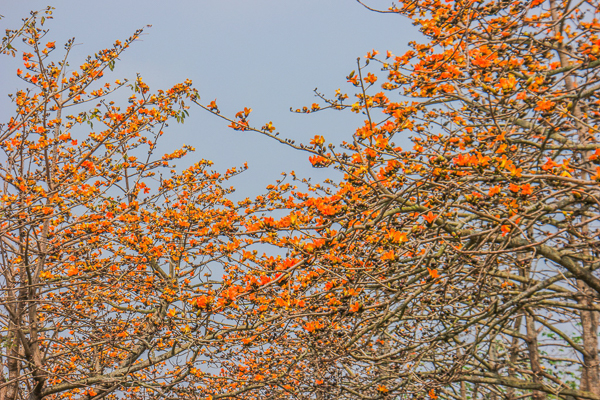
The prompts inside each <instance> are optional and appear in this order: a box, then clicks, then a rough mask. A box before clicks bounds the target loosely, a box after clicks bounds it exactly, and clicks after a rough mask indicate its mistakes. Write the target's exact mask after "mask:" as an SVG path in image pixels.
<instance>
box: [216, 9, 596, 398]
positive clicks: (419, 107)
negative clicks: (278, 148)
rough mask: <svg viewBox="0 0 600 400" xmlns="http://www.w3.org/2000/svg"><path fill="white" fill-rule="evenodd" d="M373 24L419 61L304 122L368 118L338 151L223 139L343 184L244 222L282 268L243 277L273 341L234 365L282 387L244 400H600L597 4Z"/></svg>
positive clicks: (280, 195)
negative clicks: (270, 147)
mask: <svg viewBox="0 0 600 400" xmlns="http://www.w3.org/2000/svg"><path fill="white" fill-rule="evenodd" d="M381 12H386V13H395V14H398V15H401V16H404V17H407V18H409V19H410V20H411V21H413V23H414V24H415V25H417V26H419V27H420V30H421V32H422V34H423V35H424V36H425V38H426V39H427V41H426V42H425V43H416V42H413V43H411V50H410V51H408V52H406V53H405V54H403V55H400V56H395V55H393V54H392V53H391V52H387V54H382V55H380V54H379V53H378V52H377V51H373V52H370V53H369V54H367V56H366V59H365V60H363V61H360V60H359V63H358V66H357V67H356V69H355V71H353V72H352V73H351V74H349V75H348V77H347V79H348V82H349V83H350V84H352V85H353V86H354V87H355V88H356V93H355V96H356V98H355V100H351V101H350V100H348V95H347V94H344V93H342V92H339V91H338V92H337V93H336V95H335V97H333V98H328V97H327V96H325V95H323V94H320V93H317V95H318V96H319V97H320V98H321V100H322V102H321V104H315V105H313V106H312V107H307V108H304V110H302V109H300V110H298V111H299V112H303V111H304V112H314V111H318V110H324V109H327V108H330V109H337V110H345V111H346V112H356V113H361V114H362V115H364V117H365V123H364V125H363V126H361V127H359V128H358V129H357V130H356V132H355V133H354V134H353V135H352V136H351V137H350V136H349V139H348V140H347V141H346V142H344V143H343V144H342V146H341V149H339V150H338V149H336V148H335V147H333V146H332V145H328V144H327V142H326V139H325V138H323V137H322V136H316V137H315V138H314V139H313V140H312V141H311V143H310V144H307V145H295V144H293V143H292V142H291V141H289V140H283V139H280V138H279V136H278V135H277V133H274V127H273V126H272V124H271V123H269V124H267V125H265V126H263V127H262V128H259V127H258V126H257V127H256V128H252V126H251V125H250V122H249V117H248V112H240V113H239V114H238V115H236V116H235V118H231V119H229V121H230V122H231V126H232V127H233V128H234V129H237V130H255V131H257V132H260V133H262V134H265V135H268V136H270V137H272V138H273V139H274V140H279V141H281V142H282V143H285V144H287V145H290V146H293V147H296V148H298V149H299V150H303V151H307V152H309V153H312V154H311V157H310V161H311V162H312V164H313V166H315V167H329V168H336V169H338V170H340V171H342V172H343V174H344V179H343V180H341V181H337V182H336V181H330V182H328V183H325V184H323V185H312V186H311V187H310V190H309V191H308V192H307V193H302V192H300V191H299V190H298V189H296V188H295V187H294V186H290V184H289V183H286V182H281V183H278V184H277V185H275V186H274V187H273V188H272V193H271V194H270V195H269V196H267V197H265V198H263V199H262V200H263V204H262V205H259V204H256V209H255V211H256V212H255V213H254V215H253V218H251V219H250V220H249V221H248V222H247V225H246V227H247V230H248V232H249V233H251V234H253V235H255V236H257V237H260V238H261V240H262V241H263V242H266V243H271V244H273V245H274V246H278V247H280V248H281V249H284V250H286V251H288V256H287V257H266V256H265V257H261V256H260V255H259V254H249V255H248V256H247V257H246V259H245V261H244V263H246V265H247V266H248V267H251V268H253V270H252V273H251V274H250V275H252V276H255V277H256V278H257V279H259V278H260V279H261V280H260V285H257V292H256V294H254V296H255V299H256V302H257V303H256V304H257V307H258V305H259V304H261V303H262V306H260V307H258V309H257V313H258V318H259V319H260V320H262V321H264V325H263V329H264V330H265V331H266V332H268V335H269V336H268V338H266V337H265V336H263V337H262V338H261V337H258V338H256V339H255V340H254V341H253V342H250V343H248V347H247V348H246V350H245V353H244V355H243V357H245V359H248V360H252V362H253V363H256V364H260V365H262V368H264V369H266V370H269V371H271V373H270V374H263V375H264V376H262V378H263V379H262V380H258V381H259V382H258V383H261V384H257V380H256V379H255V380H253V381H252V383H251V384H248V385H247V386H246V388H247V390H248V392H247V393H248V394H247V396H248V397H249V398H254V397H253V396H257V397H261V398H279V397H281V398H287V397H289V398H306V399H308V398H319V399H325V398H336V399H340V398H347V399H357V398H365V399H366V398H369V399H374V398H422V397H424V396H429V397H430V398H432V399H436V398H438V397H440V398H448V399H476V398H481V397H483V398H489V399H500V398H505V399H510V400H516V399H518V398H524V397H530V398H533V399H535V400H541V399H543V398H551V397H554V398H565V399H567V398H568V399H572V398H580V399H584V398H585V399H600V366H599V357H598V315H599V314H598V312H599V311H600V305H599V302H598V298H599V296H600V279H599V277H598V272H597V270H598V268H600V259H599V255H598V251H599V237H598V222H597V221H598V219H599V218H600V209H599V205H600V191H599V188H598V183H599V182H600V167H599V166H598V164H599V163H600V144H599V142H598V129H599V125H600V109H599V106H600V97H599V95H598V93H599V91H598V82H599V80H600V58H599V57H600V37H599V35H598V30H599V29H600V25H599V24H598V19H599V14H600V3H598V2H597V1H585V0H583V1H578V2H571V1H564V2H559V1H555V0H549V1H544V0H536V1H521V0H515V1H510V2H509V1H495V0H483V1H481V0H480V1H471V0H446V1H438V0H410V1H408V0H407V1H404V0H400V1H398V2H396V4H395V5H393V6H392V7H391V8H390V9H389V10H384V11H381ZM379 82H383V83H382V84H381V85H380V83H379ZM204 108H206V109H207V110H210V111H212V112H215V113H218V109H217V108H216V105H215V104H214V103H211V104H209V105H207V106H204ZM277 208H278V209H284V210H287V211H288V212H287V213H286V216H285V217H283V218H279V219H274V218H273V216H272V215H268V211H269V210H272V209H277ZM262 212H265V213H266V214H265V215H261V213H262ZM239 362H240V363H243V362H246V361H244V360H243V359H242V357H241V356H240V360H239ZM273 371H275V372H277V373H274V372H273ZM230 373H231V375H232V376H233V375H234V374H237V376H238V377H239V379H240V380H241V379H243V378H244V374H243V373H241V372H240V370H239V368H238V370H235V371H234V366H233V365H232V367H231V371H230ZM246 378H247V379H250V376H246ZM257 390H260V391H261V392H257ZM257 393H260V395H258V394H257Z"/></svg>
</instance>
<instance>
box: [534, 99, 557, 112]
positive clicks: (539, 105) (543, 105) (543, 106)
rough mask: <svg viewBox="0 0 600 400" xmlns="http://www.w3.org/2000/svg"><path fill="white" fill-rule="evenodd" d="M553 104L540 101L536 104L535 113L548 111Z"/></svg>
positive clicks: (547, 101) (548, 101)
mask: <svg viewBox="0 0 600 400" xmlns="http://www.w3.org/2000/svg"><path fill="white" fill-rule="evenodd" d="M554 105H555V103H554V102H552V101H550V100H540V101H538V102H537V107H536V108H535V111H548V110H551V109H552V108H554Z"/></svg>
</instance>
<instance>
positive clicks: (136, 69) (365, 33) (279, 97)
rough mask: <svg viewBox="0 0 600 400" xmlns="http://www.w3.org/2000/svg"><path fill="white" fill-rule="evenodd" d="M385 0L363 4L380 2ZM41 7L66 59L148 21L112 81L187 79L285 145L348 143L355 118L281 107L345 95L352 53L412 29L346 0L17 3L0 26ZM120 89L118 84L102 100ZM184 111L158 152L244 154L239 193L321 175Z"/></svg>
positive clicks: (12, 65)
mask: <svg viewBox="0 0 600 400" xmlns="http://www.w3.org/2000/svg"><path fill="white" fill-rule="evenodd" d="M390 4H391V2H390V1H389V0H372V1H370V2H369V5H371V6H375V7H380V8H387V7H388V6H389V5H390ZM47 5H51V6H53V7H55V8H56V9H55V10H54V19H53V20H51V21H49V22H47V23H46V25H45V26H46V27H47V28H49V29H50V33H49V36H48V39H49V40H50V41H53V40H56V41H57V47H59V48H60V47H61V46H58V45H59V44H60V43H64V42H65V41H66V40H67V39H68V38H71V37H75V38H76V41H75V42H76V43H78V46H76V49H75V51H74V52H73V53H72V56H71V65H73V66H76V65H79V63H80V61H82V60H83V59H84V58H85V56H86V55H88V54H93V53H95V52H96V51H97V50H100V49H102V48H105V47H108V46H109V45H110V44H112V43H113V42H114V41H115V40H117V39H120V40H122V39H125V38H127V37H129V36H130V35H131V34H132V33H133V32H134V31H135V30H136V29H137V28H141V27H144V26H146V25H152V27H151V28H148V29H147V30H146V35H144V36H143V37H142V40H140V41H139V42H137V43H135V44H134V45H133V46H132V47H131V48H130V49H129V50H128V51H126V52H125V53H124V55H123V56H122V57H121V61H120V62H119V63H118V64H117V66H116V68H115V73H116V76H115V78H116V77H119V78H128V79H133V78H135V74H136V73H140V74H141V75H142V77H143V78H144V80H145V81H146V82H147V83H148V84H149V85H150V87H151V89H164V88H168V87H170V86H172V85H173V84H175V83H178V82H183V81H184V80H185V79H187V78H189V79H192V80H193V82H194V86H195V87H197V88H198V89H199V91H200V95H201V98H202V101H203V102H205V103H207V102H208V101H210V100H213V99H215V98H216V99H217V103H218V104H219V107H220V108H221V110H222V112H223V113H225V114H228V115H233V114H234V113H235V112H237V111H239V110H241V109H243V107H251V108H252V109H253V110H254V111H253V113H252V114H251V118H250V122H251V123H252V124H253V125H258V126H262V125H263V124H264V123H266V122H268V121H273V124H274V125H275V126H276V128H277V130H278V131H280V132H281V135H282V136H284V137H288V138H291V139H294V140H296V141H297V142H308V141H309V139H310V138H312V137H313V136H315V135H317V134H319V135H323V136H325V137H326V138H327V139H328V140H329V141H331V142H333V143H335V144H337V143H339V142H341V141H342V140H348V139H349V138H350V137H351V135H352V133H353V132H354V130H355V129H356V127H357V126H359V125H360V124H361V122H362V120H363V119H364V118H363V117H362V116H358V115H355V114H351V113H349V112H331V111H329V112H328V111H325V112H320V113H315V114H310V115H299V114H293V113H290V112H289V109H290V107H294V108H296V107H302V106H304V105H310V104H311V103H313V102H315V101H316V99H315V98H314V94H313V89H315V88H318V89H319V90H320V91H321V92H324V93H326V94H333V92H334V91H335V90H336V89H337V88H342V90H343V91H348V92H349V94H350V93H351V92H352V86H351V85H350V84H348V83H346V79H345V76H346V75H348V73H349V72H350V71H351V70H353V69H355V68H356V58H357V57H362V56H364V55H365V54H366V53H367V52H368V51H371V49H377V50H379V51H380V52H382V53H384V52H385V51H386V50H390V51H392V52H393V53H395V54H401V53H403V52H404V51H405V50H407V48H408V47H407V43H408V42H409V41H411V40H418V38H419V34H418V32H417V31H416V29H415V28H414V27H413V26H412V25H411V24H410V22H409V21H408V20H406V19H403V18H402V17H399V16H397V15H391V14H385V15H384V14H377V13H373V12H370V11H368V10H366V9H365V8H364V7H362V6H361V5H360V4H359V3H357V2H356V1H354V0H320V1H319V0H302V1H289V0H278V1H275V0H252V1H248V0H246V1H244V0H219V1H214V0H213V1H208V0H172V1H154V0H152V1H148V0H146V1H137V0H121V1H116V0H105V1H102V2H90V1H73V0H71V1H66V0H62V1H58V0H55V1H51V0H46V1H38V0H30V1H27V0H25V1H14V2H10V4H9V5H6V3H5V5H4V7H2V8H1V9H0V14H2V15H4V17H5V18H4V19H2V20H1V21H0V28H1V29H6V28H12V27H16V26H17V25H18V23H19V21H20V19H21V18H24V17H26V16H27V15H28V14H29V11H30V10H38V9H43V8H45V6H47ZM19 66H20V59H18V58H17V59H9V58H7V57H3V58H0V74H1V76H2V77H3V78H2V80H1V81H0V118H1V119H2V121H5V120H7V118H8V117H9V116H10V115H11V114H10V111H11V110H12V108H13V107H12V106H11V105H10V103H9V101H8V99H7V97H6V94H8V93H12V92H14V91H16V89H18V88H22V86H23V84H22V82H20V81H19V80H17V79H16V78H15V77H14V75H15V71H16V69H17V68H18V67H19ZM129 94H130V93H129V92H128V91H127V89H124V90H122V92H120V93H119V92H118V93H117V94H116V95H114V96H115V97H113V100H118V99H119V98H121V99H125V98H126V97H128V96H129ZM189 111H190V114H191V115H190V117H189V118H188V119H187V120H186V122H185V124H184V125H176V124H173V125H171V127H170V128H169V131H168V132H167V133H168V136H167V138H166V139H167V140H165V141H164V142H163V146H164V147H163V148H160V150H164V151H167V150H169V149H171V148H174V147H178V146H180V145H182V144H183V143H185V144H189V145H192V146H194V147H195V148H196V153H194V154H193V155H192V156H191V157H192V159H197V158H205V159H211V160H213V161H215V164H216V165H215V168H216V169H218V170H223V171H224V170H225V169H227V168H228V167H230V166H234V165H242V164H243V163H244V162H246V161H247V162H248V164H249V167H250V170H249V171H248V172H246V173H245V174H242V175H241V176H240V177H238V178H236V179H235V181H233V184H234V185H235V186H236V187H238V190H239V195H243V196H246V195H255V194H258V193H260V192H262V191H263V189H264V187H265V186H266V185H268V184H269V183H273V182H274V180H275V179H277V178H278V177H279V176H280V173H281V172H283V171H291V170H295V171H296V172H297V173H298V175H300V176H304V177H309V176H311V177H313V179H316V180H320V179H322V178H323V177H324V176H325V175H327V174H330V173H328V172H326V171H322V170H315V169H312V168H311V167H310V164H309V163H308V161H307V154H305V153H301V152H298V151H295V150H293V149H290V148H287V147H285V146H282V145H280V144H277V143H275V142H273V141H271V140H269V139H267V138H264V137H261V136H260V135H258V134H253V133H248V132H234V131H231V130H230V129H228V128H227V127H226V123H224V121H222V120H219V119H218V118H216V117H214V116H212V115H210V114H208V113H207V112H204V111H203V110H201V109H199V108H197V107H192V108H191V109H190V110H189ZM181 166H183V164H182V165H181Z"/></svg>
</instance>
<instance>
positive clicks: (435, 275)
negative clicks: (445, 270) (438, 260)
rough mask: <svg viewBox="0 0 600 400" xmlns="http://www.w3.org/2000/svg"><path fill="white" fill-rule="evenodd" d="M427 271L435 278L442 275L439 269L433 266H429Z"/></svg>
mask: <svg viewBox="0 0 600 400" xmlns="http://www.w3.org/2000/svg"><path fill="white" fill-rule="evenodd" d="M427 272H429V276H431V277H432V278H433V279H436V278H439V277H440V274H439V273H438V270H437V269H431V268H429V267H427Z"/></svg>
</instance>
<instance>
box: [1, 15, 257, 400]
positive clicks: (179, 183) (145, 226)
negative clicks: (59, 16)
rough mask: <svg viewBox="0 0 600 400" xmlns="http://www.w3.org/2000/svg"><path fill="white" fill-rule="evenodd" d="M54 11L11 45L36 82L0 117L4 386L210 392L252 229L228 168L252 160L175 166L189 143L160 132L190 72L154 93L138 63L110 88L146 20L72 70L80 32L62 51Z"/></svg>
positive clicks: (49, 394) (114, 393) (38, 390)
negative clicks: (175, 146)
mask: <svg viewBox="0 0 600 400" xmlns="http://www.w3.org/2000/svg"><path fill="white" fill-rule="evenodd" d="M50 14H51V10H47V12H46V13H45V14H41V13H40V14H37V13H34V14H33V15H32V17H31V18H29V19H28V20H26V21H25V24H24V26H23V28H22V29H20V30H17V31H10V32H9V34H8V36H7V37H6V40H5V41H3V47H2V51H3V52H4V51H6V52H8V53H16V49H15V47H20V46H26V50H25V51H24V52H22V57H23V62H24V65H23V67H22V69H19V70H18V71H17V74H18V77H19V78H21V80H22V82H23V85H25V86H27V89H24V90H20V91H18V92H17V93H16V94H14V95H13V96H12V97H11V98H12V101H13V103H14V105H15V107H16V110H15V114H14V116H13V117H12V118H11V119H10V121H9V122H8V123H7V124H4V125H2V126H1V128H0V152H1V156H0V157H1V158H0V161H1V164H0V178H1V180H2V187H1V189H0V191H1V193H0V237H1V240H0V307H2V312H1V313H0V315H1V317H0V324H1V327H0V330H1V336H0V340H1V349H2V354H1V356H0V364H1V367H0V368H1V369H0V372H1V374H2V375H1V381H0V399H2V400H15V399H23V398H28V399H30V400H36V399H42V398H44V399H61V398H69V399H71V398H80V399H101V398H102V399H104V398H106V399H110V398H115V399H116V398H132V399H137V398H140V399H141V398H174V397H177V398H198V396H202V395H203V394H207V393H210V392H209V391H208V390H215V389H218V388H219V387H220V386H221V383H220V380H219V379H220V378H219V376H218V375H219V369H218V368H219V364H218V363H219V358H218V354H219V351H220V350H221V348H222V345H223V343H224V340H225V339H226V338H227V336H228V335H229V334H231V333H232V332H237V331H238V330H239V329H241V328H239V327H238V326H236V325H235V324H232V323H231V321H230V320H228V310H229V309H235V308H236V307H237V305H236V303H235V298H236V294H237V293H238V292H239V291H240V290H241V289H238V287H237V286H236V285H235V279H236V278H235V276H234V275H233V274H228V272H227V271H228V268H229V267H228V264H229V263H230V262H232V261H233V260H234V258H233V257H235V254H236V253H237V252H238V251H239V250H240V249H241V248H243V247H245V246H247V245H248V244H249V241H248V240H245V239H241V238H238V236H237V233H236V232H237V230H238V227H239V226H240V224H241V221H242V218H241V217H240V216H239V215H238V210H237V208H238V206H237V205H235V204H233V203H232V202H231V201H230V200H228V199H227V194H228V193H229V192H230V190H231V189H229V188H227V187H224V186H223V183H224V181H225V180H227V179H228V178H229V177H230V176H232V175H235V174H237V173H239V172H240V171H241V170H243V169H244V168H241V169H240V168H238V169H236V168H233V169H230V170H228V171H227V172H226V173H225V174H219V173H217V172H214V171H211V169H210V168H211V162H209V161H205V160H201V161H198V162H196V163H193V164H192V165H191V166H190V167H188V168H186V169H183V170H181V172H177V170H176V169H175V168H174V165H173V162H174V161H175V160H177V159H180V158H182V157H184V156H185V155H186V153H188V152H190V151H193V148H192V147H190V146H184V147H183V148H181V149H179V150H176V151H174V152H172V153H170V154H164V155H162V154H158V153H157V146H158V143H159V142H160V140H161V137H162V136H163V133H164V132H166V131H165V128H166V126H167V124H168V123H169V122H171V121H175V120H177V121H182V120H183V119H184V118H185V116H186V115H187V111H186V108H187V106H186V105H185V101H186V99H188V98H190V97H194V96H197V93H196V92H195V90H194V89H193V88H192V86H191V82H190V81H186V82H184V83H181V84H177V85H175V86H174V87H172V88H171V89H169V90H166V91H162V90H159V91H156V92H151V91H150V89H149V87H148V86H147V85H146V84H145V83H144V82H143V80H142V78H141V77H138V78H137V79H136V80H135V81H134V82H132V83H131V84H129V86H130V88H131V89H132V91H133V92H132V93H131V96H130V97H129V98H128V99H127V98H124V99H122V100H119V99H118V98H116V99H115V100H114V101H113V100H111V99H112V98H114V96H116V95H117V93H113V92H115V91H116V90H117V89H120V91H123V90H127V88H124V87H123V86H125V85H128V83H127V82H125V81H123V82H121V81H119V80H116V81H115V82H114V83H113V82H112V80H111V81H109V80H108V79H107V78H106V76H105V75H108V74H109V73H110V71H109V70H112V69H113V67H114V65H115V62H116V61H117V59H118V58H119V57H120V55H121V54H122V53H123V51H125V50H126V49H127V48H128V47H129V46H130V45H131V44H132V42H134V41H135V40H136V39H137V38H138V37H139V35H140V34H141V31H138V32H136V33H135V34H134V35H133V36H132V37H130V38H129V39H127V40H125V41H123V42H120V41H117V42H115V43H114V45H113V46H112V47H109V48H107V49H105V50H101V51H99V52H98V53H96V54H95V55H94V56H92V57H89V58H87V60H85V62H84V63H83V64H82V65H81V66H80V67H79V68H75V69H72V67H69V64H68V61H67V56H68V54H69V52H70V50H71V48H72V46H73V43H74V42H73V41H72V40H71V41H69V42H68V43H67V44H66V45H65V48H64V50H63V51H62V53H61V54H60V55H58V56H57V53H59V51H58V50H57V47H56V44H55V42H47V39H45V36H46V34H47V31H45V30H42V29H41V25H40V24H43V23H44V20H45V19H47V18H48V17H49V16H50ZM40 17H41V18H40ZM17 36H18V37H20V38H21V39H23V42H24V43H21V44H20V45H17V44H16V43H17V42H18V41H20V40H16V37H17ZM19 54H21V53H19ZM119 101H121V102H122V103H119ZM165 134H166V133H165ZM224 269H225V282H223V281H221V280H220V279H219V280H211V278H210V273H211V271H214V272H215V273H218V274H219V276H220V274H221V273H222V272H223V270H224ZM215 362H216V363H217V364H214V363H215ZM213 374H215V375H213Z"/></svg>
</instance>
